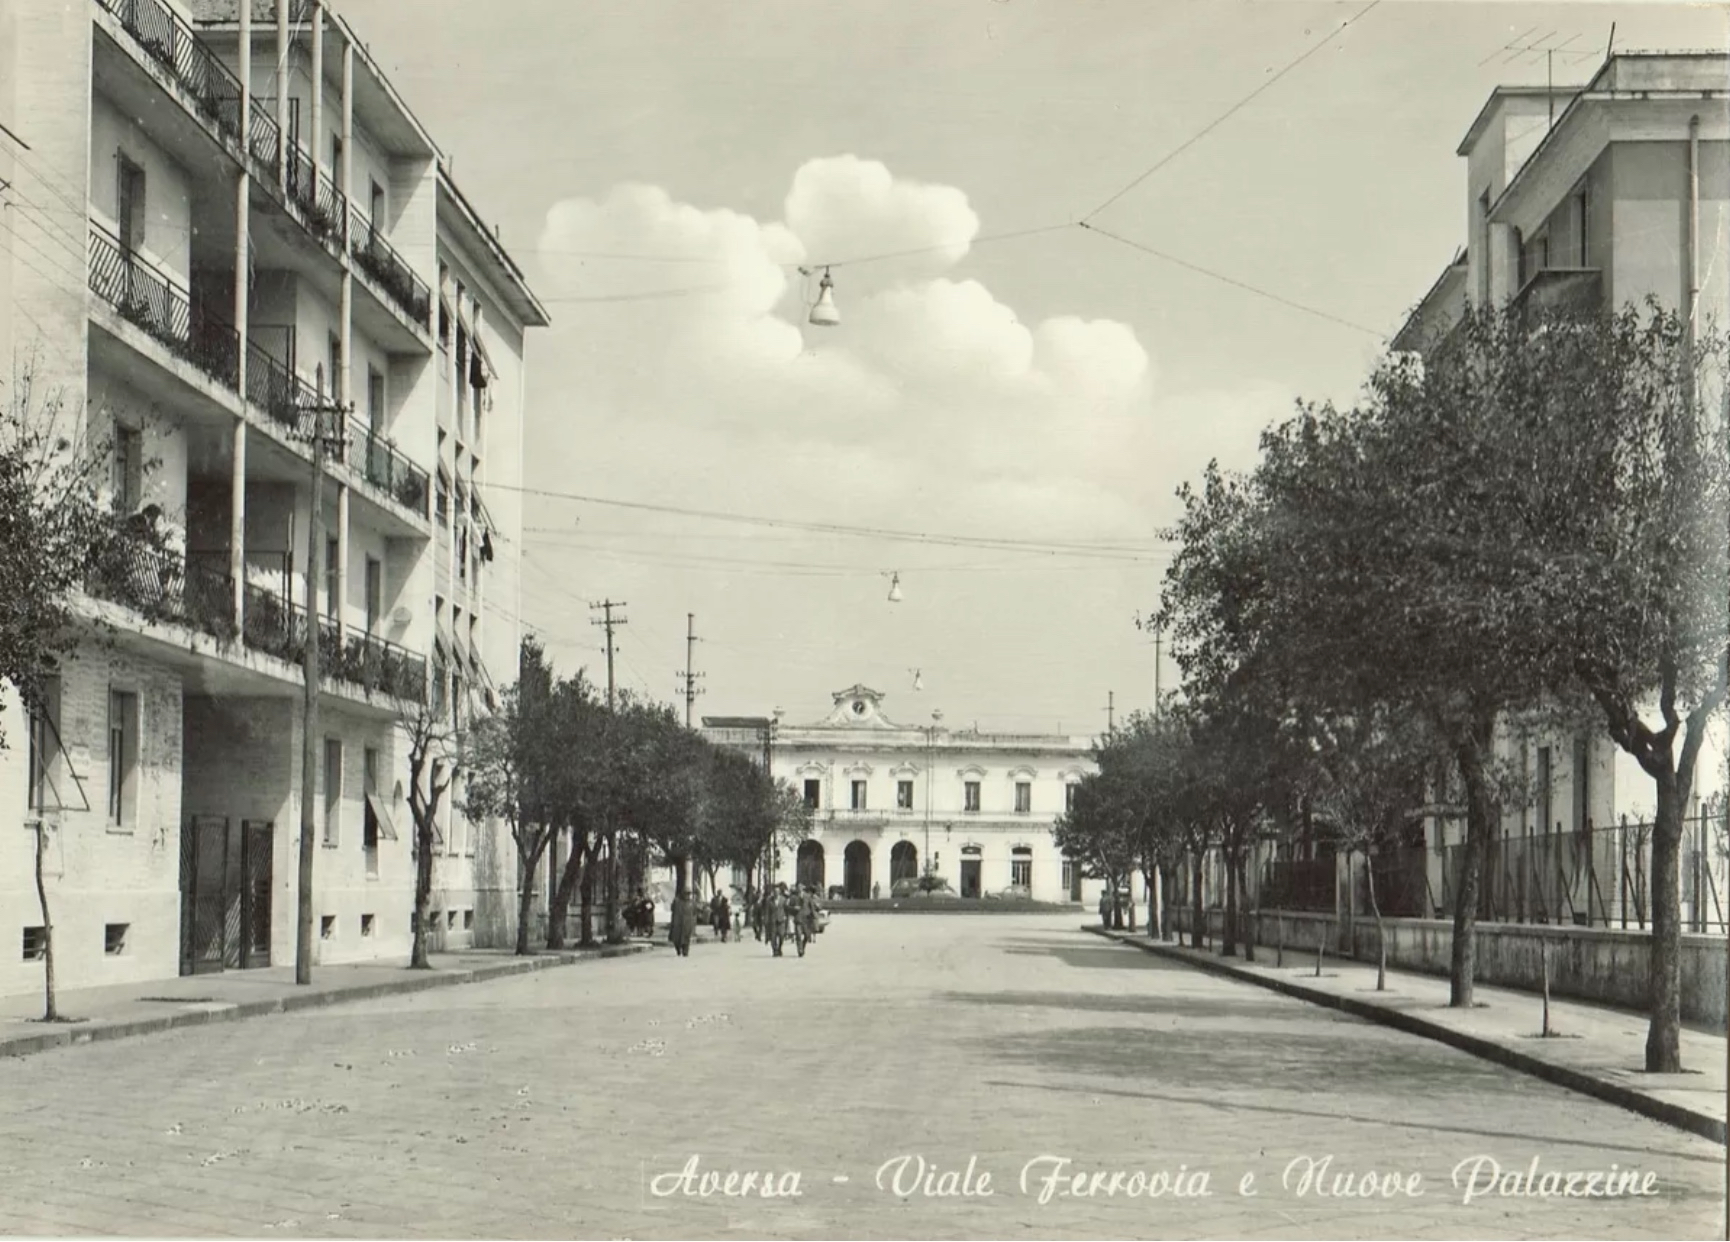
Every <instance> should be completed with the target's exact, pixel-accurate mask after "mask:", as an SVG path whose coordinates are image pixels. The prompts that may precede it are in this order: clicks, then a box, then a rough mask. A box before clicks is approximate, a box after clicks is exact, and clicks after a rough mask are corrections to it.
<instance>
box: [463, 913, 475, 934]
mask: <svg viewBox="0 0 1730 1242" xmlns="http://www.w3.org/2000/svg"><path fill="white" fill-rule="evenodd" d="M474 929H475V912H474V910H473V909H468V910H464V911H463V930H464V931H473V930H474Z"/></svg>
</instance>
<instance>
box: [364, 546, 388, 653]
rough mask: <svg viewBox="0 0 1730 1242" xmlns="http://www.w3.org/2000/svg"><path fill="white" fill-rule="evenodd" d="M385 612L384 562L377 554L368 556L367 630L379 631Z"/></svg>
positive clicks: (369, 632)
mask: <svg viewBox="0 0 1730 1242" xmlns="http://www.w3.org/2000/svg"><path fill="white" fill-rule="evenodd" d="M383 613H384V562H383V561H381V560H379V559H378V558H377V557H376V556H369V557H367V558H366V632H367V633H368V634H376V633H378V626H379V622H380V621H381V620H383Z"/></svg>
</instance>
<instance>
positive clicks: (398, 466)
mask: <svg viewBox="0 0 1730 1242" xmlns="http://www.w3.org/2000/svg"><path fill="white" fill-rule="evenodd" d="M349 436H350V438H351V440H352V442H353V444H354V448H355V451H354V455H353V457H352V458H351V459H350V466H351V468H352V469H353V470H354V471H356V472H357V473H358V474H359V475H360V476H361V477H362V478H363V479H365V480H366V481H367V482H368V483H370V484H372V486H374V487H376V488H378V489H379V490H380V491H382V492H384V493H385V494H386V495H388V496H389V497H390V498H391V499H392V500H394V501H396V502H397V503H398V504H400V505H402V506H403V507H404V508H405V509H410V510H412V511H413V512H414V515H415V516H416V517H420V518H424V517H426V516H427V493H428V490H429V489H428V487H427V472H426V471H425V470H422V469H421V468H420V467H419V466H417V465H415V464H414V463H413V462H412V461H410V460H409V459H408V458H407V457H404V456H403V455H402V453H401V452H400V451H399V450H398V449H397V448H396V446H395V445H393V444H390V443H388V442H386V441H385V440H384V439H383V438H382V437H381V436H379V435H378V434H377V433H376V432H374V431H373V430H372V429H371V428H369V427H368V426H367V425H366V424H365V423H362V422H361V421H360V420H359V419H350V420H349Z"/></svg>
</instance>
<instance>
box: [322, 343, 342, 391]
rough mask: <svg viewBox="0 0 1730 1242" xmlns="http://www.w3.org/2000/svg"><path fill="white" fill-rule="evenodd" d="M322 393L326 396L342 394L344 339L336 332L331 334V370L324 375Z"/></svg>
mask: <svg viewBox="0 0 1730 1242" xmlns="http://www.w3.org/2000/svg"><path fill="white" fill-rule="evenodd" d="M321 392H322V393H323V394H324V395H326V396H336V395H338V394H340V393H341V392H342V338H341V337H340V336H338V335H337V334H336V333H334V332H332V333H331V334H330V369H329V370H328V371H326V372H325V373H324V386H323V388H322V389H321Z"/></svg>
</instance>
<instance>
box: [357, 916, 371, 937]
mask: <svg viewBox="0 0 1730 1242" xmlns="http://www.w3.org/2000/svg"><path fill="white" fill-rule="evenodd" d="M360 934H361V938H362V939H363V940H364V939H367V938H369V937H370V936H371V935H372V915H370V914H363V915H361V916H360Z"/></svg>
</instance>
